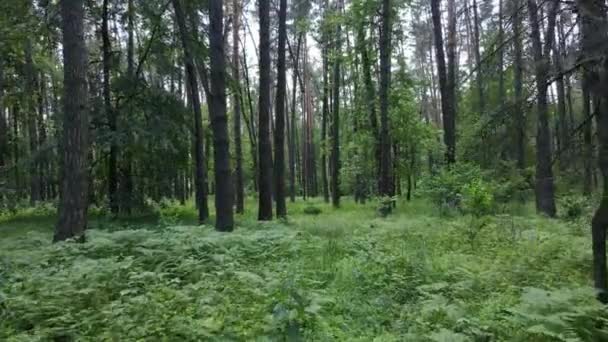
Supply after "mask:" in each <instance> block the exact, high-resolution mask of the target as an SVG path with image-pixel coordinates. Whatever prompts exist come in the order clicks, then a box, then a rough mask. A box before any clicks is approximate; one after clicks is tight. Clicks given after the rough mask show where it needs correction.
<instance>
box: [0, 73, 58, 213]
mask: <svg viewBox="0 0 608 342" xmlns="http://www.w3.org/2000/svg"><path fill="white" fill-rule="evenodd" d="M39 80H40V81H39V86H40V87H39V96H38V146H40V148H41V151H40V156H39V159H38V184H39V190H40V194H39V198H40V199H41V200H43V201H45V200H47V199H49V196H47V195H48V192H47V189H48V188H47V184H48V182H47V178H46V173H47V169H48V167H47V165H48V156H47V154H48V152H47V151H46V146H45V144H46V135H47V133H46V122H45V120H44V114H45V112H46V108H47V101H46V95H47V94H46V77H45V75H44V73H42V72H41V73H40V75H39ZM0 101H1V99H0ZM0 106H1V105H0ZM0 120H1V119H0Z"/></svg>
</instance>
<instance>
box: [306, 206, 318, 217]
mask: <svg viewBox="0 0 608 342" xmlns="http://www.w3.org/2000/svg"><path fill="white" fill-rule="evenodd" d="M303 212H304V214H306V215H314V216H316V215H319V214H321V212H322V211H321V208H319V207H315V206H314V205H309V206H307V207H305V208H304V210H303Z"/></svg>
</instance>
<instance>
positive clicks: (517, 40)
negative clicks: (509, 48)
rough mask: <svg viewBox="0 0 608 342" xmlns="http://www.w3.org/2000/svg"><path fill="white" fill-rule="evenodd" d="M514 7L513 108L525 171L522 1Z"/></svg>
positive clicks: (519, 161) (519, 160)
mask: <svg viewBox="0 0 608 342" xmlns="http://www.w3.org/2000/svg"><path fill="white" fill-rule="evenodd" d="M512 6H513V9H512V11H513V54H514V56H513V58H514V60H513V87H514V95H515V105H514V106H513V113H514V121H515V137H516V138H515V139H516V141H515V150H516V151H517V153H516V154H517V167H518V168H519V169H520V170H523V169H524V168H525V166H526V156H525V152H526V115H525V111H524V108H525V106H524V105H523V102H524V96H523V82H524V81H523V67H524V62H523V52H522V34H521V33H522V28H521V26H522V23H521V16H520V14H519V12H520V10H521V8H520V7H521V0H515V1H513V3H512Z"/></svg>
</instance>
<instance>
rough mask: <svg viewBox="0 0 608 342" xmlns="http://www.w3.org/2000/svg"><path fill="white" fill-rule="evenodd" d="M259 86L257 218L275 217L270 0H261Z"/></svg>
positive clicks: (265, 219) (259, 3)
mask: <svg viewBox="0 0 608 342" xmlns="http://www.w3.org/2000/svg"><path fill="white" fill-rule="evenodd" d="M258 6H259V8H258V10H259V16H260V49H259V52H260V62H259V71H260V90H259V96H260V99H259V102H258V105H259V111H258V113H259V114H258V120H259V123H258V140H259V148H258V153H259V157H258V159H259V172H258V174H259V176H258V177H259V181H258V184H259V188H260V189H259V208H258V220H260V221H269V220H272V147H271V145H270V0H259V1H258Z"/></svg>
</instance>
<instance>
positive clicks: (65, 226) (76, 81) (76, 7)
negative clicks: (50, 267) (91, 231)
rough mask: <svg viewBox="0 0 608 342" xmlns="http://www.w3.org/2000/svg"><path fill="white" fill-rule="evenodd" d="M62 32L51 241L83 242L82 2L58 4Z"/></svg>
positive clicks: (85, 154)
mask: <svg viewBox="0 0 608 342" xmlns="http://www.w3.org/2000/svg"><path fill="white" fill-rule="evenodd" d="M61 17H62V31H63V68H64V69H63V70H64V71H63V87H64V96H63V101H64V103H63V106H64V116H63V119H62V126H63V133H62V149H63V161H62V174H61V189H60V192H59V194H60V195H59V197H60V199H59V210H58V216H59V219H58V222H57V226H56V228H55V235H54V237H53V241H56V242H57V241H64V240H67V239H71V238H75V239H77V240H80V241H84V236H85V235H84V234H85V230H86V227H87V209H88V191H87V189H88V160H87V158H88V150H89V139H88V138H89V132H88V129H89V121H88V108H87V106H88V100H87V97H88V92H87V81H86V74H87V66H88V61H87V48H86V44H85V31H84V1H83V0H64V1H62V2H61Z"/></svg>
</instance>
